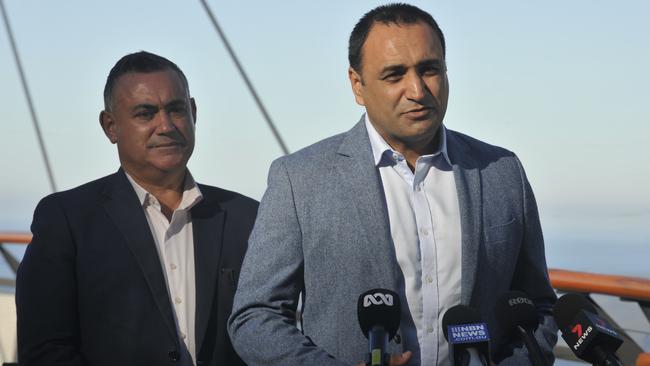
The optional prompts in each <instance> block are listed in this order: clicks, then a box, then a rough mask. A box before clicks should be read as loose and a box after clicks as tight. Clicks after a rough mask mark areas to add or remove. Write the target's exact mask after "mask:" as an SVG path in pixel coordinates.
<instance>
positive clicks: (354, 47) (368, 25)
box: [348, 3, 446, 72]
mask: <svg viewBox="0 0 650 366" xmlns="http://www.w3.org/2000/svg"><path fill="white" fill-rule="evenodd" d="M378 22H379V23H383V24H386V25H388V24H391V23H392V24H414V23H417V22H424V23H426V24H428V25H430V26H431V28H433V30H434V31H435V33H436V35H437V36H438V38H439V39H440V44H441V45H442V53H443V56H444V55H445V54H446V47H445V36H444V35H443V34H442V30H440V27H439V26H438V23H436V21H435V20H434V19H433V17H432V16H431V14H429V13H427V12H426V11H424V10H422V9H420V8H418V7H417V6H413V5H409V4H404V3H394V4H387V5H381V6H378V7H376V8H374V9H372V10H370V11H369V12H367V13H366V14H365V15H364V16H363V17H361V19H359V22H358V23H357V24H356V25H355V26H354V29H353V30H352V33H351V34H350V42H349V44H348V61H349V62H350V67H352V68H353V69H354V70H356V71H357V72H361V59H362V57H363V55H362V53H361V49H362V48H363V44H364V43H365V42H366V38H368V34H369V33H370V30H371V29H372V26H373V25H374V24H375V23H378Z"/></svg>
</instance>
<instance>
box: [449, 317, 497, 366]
mask: <svg viewBox="0 0 650 366" xmlns="http://www.w3.org/2000/svg"><path fill="white" fill-rule="evenodd" d="M442 329H443V333H444V335H445V339H446V340H447V342H449V360H450V361H451V364H452V366H474V365H484V366H487V365H489V364H490V343H489V341H490V334H489V332H488V328H487V324H486V323H484V322H483V321H482V319H481V315H480V314H479V313H478V311H476V310H474V309H473V308H470V307H469V306H465V305H456V306H454V307H452V308H450V309H449V310H447V312H446V313H445V315H444V316H443V317H442Z"/></svg>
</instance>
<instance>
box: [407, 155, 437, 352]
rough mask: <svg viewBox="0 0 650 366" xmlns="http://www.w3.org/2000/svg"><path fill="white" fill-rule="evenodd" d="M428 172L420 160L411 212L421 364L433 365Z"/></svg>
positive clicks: (433, 284) (434, 297) (433, 293)
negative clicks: (415, 246)
mask: <svg viewBox="0 0 650 366" xmlns="http://www.w3.org/2000/svg"><path fill="white" fill-rule="evenodd" d="M429 168H430V164H429V163H428V160H424V159H419V160H418V161H417V163H416V166H415V176H414V181H413V211H414V213H415V221H416V225H417V234H418V243H419V245H420V253H422V261H421V267H422V268H421V270H422V271H421V273H422V278H421V281H422V282H421V283H422V310H423V311H422V330H421V333H420V337H418V338H419V341H420V342H419V343H420V349H421V357H422V359H421V364H422V365H436V364H437V355H438V347H437V345H438V318H437V314H438V308H439V304H438V302H439V298H438V281H437V276H436V267H437V258H436V242H435V237H434V231H433V230H434V227H433V218H432V217H431V210H430V207H429V202H428V199H427V196H426V194H425V190H424V178H425V177H426V174H427V170H428V169H429Z"/></svg>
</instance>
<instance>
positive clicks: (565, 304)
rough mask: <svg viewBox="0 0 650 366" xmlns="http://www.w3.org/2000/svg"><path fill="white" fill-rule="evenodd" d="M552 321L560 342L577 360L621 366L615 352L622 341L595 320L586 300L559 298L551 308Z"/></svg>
mask: <svg viewBox="0 0 650 366" xmlns="http://www.w3.org/2000/svg"><path fill="white" fill-rule="evenodd" d="M553 317H554V318H555V322H556V323H557V325H558V327H559V328H560V330H561V331H562V338H564V340H565V341H566V343H567V344H568V345H569V348H571V351H573V353H574V354H575V355H576V356H577V357H578V358H580V359H583V360H585V361H587V362H589V363H591V364H593V365H597V366H622V364H621V361H619V359H618V358H617V357H616V355H615V354H614V352H616V350H617V349H618V347H620V346H621V344H622V343H623V338H621V336H620V335H619V334H618V333H617V332H616V331H615V330H614V328H613V327H612V326H611V325H610V324H609V323H607V321H605V320H604V319H603V318H601V317H599V316H598V311H597V310H596V308H595V307H594V306H593V304H592V303H591V302H589V300H587V298H585V297H584V296H582V295H580V294H566V295H564V296H562V297H560V298H559V299H558V301H557V303H556V304H555V307H554V308H553Z"/></svg>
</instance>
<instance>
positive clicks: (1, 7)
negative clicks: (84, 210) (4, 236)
mask: <svg viewBox="0 0 650 366" xmlns="http://www.w3.org/2000/svg"><path fill="white" fill-rule="evenodd" d="M0 10H2V18H3V20H4V23H5V29H6V30H7V36H8V37H9V43H10V45H11V50H12V52H13V55H14V60H15V61H16V67H17V68H18V75H19V76H20V82H21V84H22V86H23V91H24V93H25V99H27V106H28V107H29V113H30V114H31V116H32V123H33V125H34V130H35V131H36V138H37V140H38V146H39V148H40V150H41V156H42V157H43V163H44V164H45V170H46V171H47V177H48V179H49V182H50V189H51V190H52V192H56V184H55V182H54V173H53V172H52V166H51V164H50V159H49V157H48V154H47V150H46V148H45V141H44V140H43V135H42V133H41V128H40V126H39V123H38V118H37V117H36V108H35V107H34V102H33V100H32V95H31V93H30V92H29V87H28V85H27V78H26V77H25V71H24V70H23V65H22V62H21V61H20V56H19V55H18V47H17V46H16V41H15V40H14V35H13V32H12V31H11V25H10V24H9V14H7V9H6V8H5V5H4V0H0Z"/></svg>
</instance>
